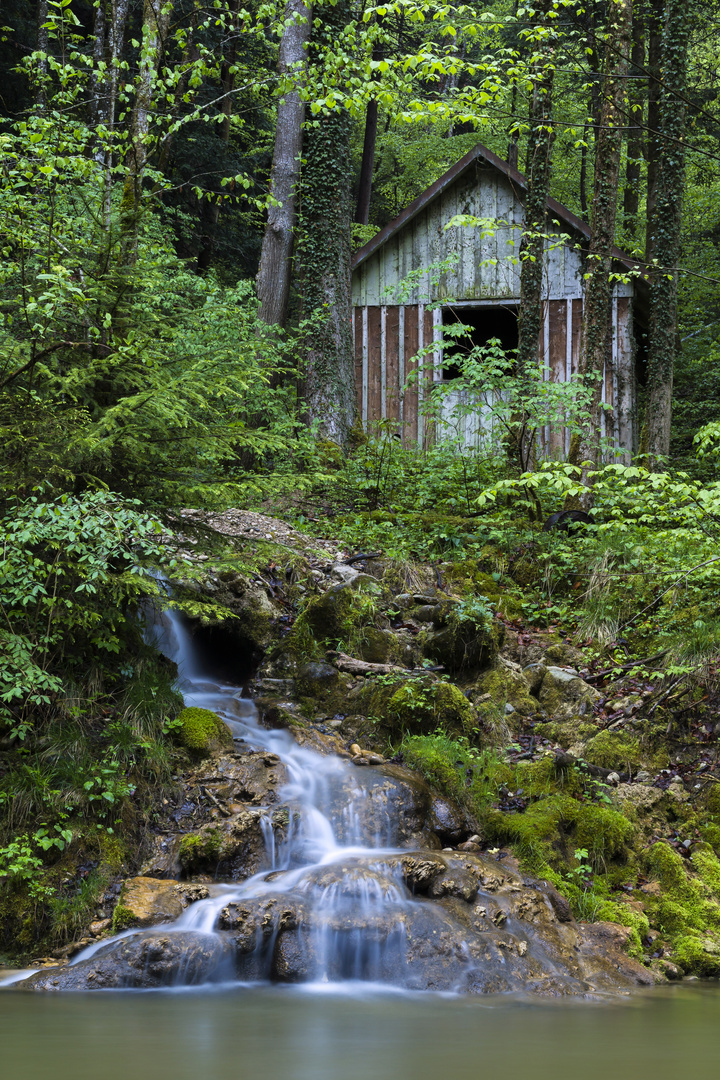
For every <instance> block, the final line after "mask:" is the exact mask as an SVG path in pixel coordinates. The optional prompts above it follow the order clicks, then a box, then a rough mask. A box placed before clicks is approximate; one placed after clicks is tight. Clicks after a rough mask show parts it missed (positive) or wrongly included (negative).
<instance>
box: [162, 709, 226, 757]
mask: <svg viewBox="0 0 720 1080" xmlns="http://www.w3.org/2000/svg"><path fill="white" fill-rule="evenodd" d="M177 720H178V723H177V727H176V728H175V736H176V738H177V740H178V742H179V743H180V745H181V746H184V747H185V749H186V750H189V751H190V752H191V753H192V754H200V755H202V754H210V753H212V752H213V751H217V750H222V749H225V748H227V747H230V746H232V744H233V739H232V734H231V732H230V729H229V727H228V726H227V724H224V723H223V721H222V720H221V719H220V717H219V716H218V715H217V713H214V712H211V711H210V709H198V708H196V707H195V706H192V707H191V708H189V709H183V711H182V712H181V713H180V715H179V716H178V718H177Z"/></svg>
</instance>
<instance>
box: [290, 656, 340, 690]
mask: <svg viewBox="0 0 720 1080" xmlns="http://www.w3.org/2000/svg"><path fill="white" fill-rule="evenodd" d="M339 682H340V672H339V671H338V669H337V668H336V667H333V666H332V664H323V663H315V662H311V663H309V664H304V665H303V666H302V667H301V668H300V670H299V671H298V673H297V676H296V678H295V685H296V688H297V691H298V693H299V694H300V695H301V696H302V697H307V698H314V699H320V698H326V697H327V696H328V694H332V693H333V691H335V690H337V688H338V685H339Z"/></svg>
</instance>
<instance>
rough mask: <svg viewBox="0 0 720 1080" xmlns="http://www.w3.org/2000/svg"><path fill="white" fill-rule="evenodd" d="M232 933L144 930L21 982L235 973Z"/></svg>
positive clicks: (195, 979) (161, 979)
mask: <svg viewBox="0 0 720 1080" xmlns="http://www.w3.org/2000/svg"><path fill="white" fill-rule="evenodd" d="M234 968H235V965H234V956H233V950H232V945H231V942H230V940H229V939H227V938H221V937H219V936H218V935H216V934H201V933H199V932H191V931H186V932H183V933H180V932H177V933H168V932H163V931H156V932H154V933H153V932H148V931H146V932H140V933H138V934H133V935H132V936H131V937H126V938H121V939H120V940H117V941H111V942H109V943H108V944H107V945H105V946H104V947H103V948H102V949H99V950H98V951H97V952H96V953H94V955H93V956H91V957H89V958H88V959H87V960H80V961H78V962H77V963H75V964H72V965H70V966H68V967H63V968H60V969H57V968H51V969H49V970H47V971H39V972H37V973H36V974H35V975H31V976H30V978H29V979H25V980H24V981H23V982H21V983H18V984H17V986H18V988H19V989H22V990H116V989H117V990H119V989H136V990H151V989H154V988H156V987H160V986H176V985H183V986H188V985H189V986H193V985H199V984H201V983H206V982H213V981H216V980H223V979H226V978H230V977H232V974H233V973H234Z"/></svg>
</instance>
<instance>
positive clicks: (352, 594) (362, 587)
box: [298, 574, 382, 644]
mask: <svg viewBox="0 0 720 1080" xmlns="http://www.w3.org/2000/svg"><path fill="white" fill-rule="evenodd" d="M381 591H382V589H381V586H380V584H379V583H378V582H377V581H376V579H375V578H373V577H370V575H369V574H358V575H357V577H355V578H354V579H353V580H352V581H351V582H342V583H341V584H339V585H333V586H332V588H330V589H328V590H327V591H326V592H324V593H322V594H321V595H320V596H316V597H313V599H312V600H310V601H309V603H308V604H307V606H306V607H305V609H304V611H303V612H302V614H301V615H300V618H299V619H298V622H299V623H301V625H303V626H306V627H307V629H308V630H309V631H310V633H311V634H312V636H313V637H314V638H315V640H316V641H322V642H326V643H327V642H329V643H333V644H334V643H335V642H338V641H346V640H347V639H348V637H349V636H350V634H351V633H352V631H353V629H355V627H357V626H358V624H359V623H360V622H361V621H363V620H367V621H369V619H368V614H369V607H370V606H371V602H372V601H371V597H373V596H376V595H378V594H379V593H380V592H381Z"/></svg>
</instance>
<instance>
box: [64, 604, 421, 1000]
mask: <svg viewBox="0 0 720 1080" xmlns="http://www.w3.org/2000/svg"><path fill="white" fill-rule="evenodd" d="M152 634H153V638H154V641H155V644H156V645H157V647H158V648H159V649H160V651H161V652H162V653H164V655H165V656H167V657H168V658H169V659H171V660H173V661H174V662H175V663H176V665H177V668H178V675H179V684H180V688H181V691H182V694H183V698H184V701H185V705H186V706H196V707H199V708H202V709H211V710H212V711H213V712H215V713H217V715H218V716H220V717H222V719H223V720H224V721H225V723H226V724H227V726H228V727H229V728H230V731H231V732H232V735H233V738H234V740H235V745H236V747H237V749H238V750H240V751H243V750H247V751H250V750H264V751H266V752H270V753H272V754H275V755H277V757H278V758H279V759H280V760H281V761H282V763H283V765H284V766H285V769H286V771H287V775H288V778H289V780H288V783H287V784H286V785H285V786H284V787H283V788H282V789H281V790H280V791H279V793H278V796H279V800H280V801H281V803H283V804H284V805H288V806H290V807H291V811H290V821H289V825H288V827H287V829H286V831H285V838H284V840H283V841H282V842H281V843H279V844H278V843H277V842H276V837H275V832H274V830H273V827H272V822H271V818H270V813H268V816H267V818H266V819H264V820H263V834H264V838H265V842H266V849H267V868H266V869H265V870H263V871H261V872H260V873H257V874H255V875H254V876H253V877H251V878H249V879H248V880H246V881H243V882H242V883H239V884H224V885H223V884H216V885H213V887H212V890H211V892H212V895H211V896H210V897H209V898H208V899H206V900H202V901H198V902H196V903H194V904H192V905H191V906H190V907H189V908H188V909H187V910H186V911H185V913H184V914H183V915H182V916H181V917H180V918H179V919H178V920H177V921H176V922H174V923H173V924H171V925H170V926H166V927H163V930H167V931H171V932H172V931H175V932H184V931H192V932H195V933H197V932H200V933H205V934H214V933H216V932H217V927H218V920H219V917H220V914H221V912H222V910H223V909H224V908H225V907H226V906H227V905H228V904H232V903H242V902H243V901H245V902H247V901H249V900H255V899H258V898H263V897H266V896H267V897H277V896H278V895H279V894H280V895H282V894H285V895H288V896H290V895H291V894H292V896H293V897H294V899H295V900H298V899H301V900H302V902H303V903H304V904H305V905H306V907H308V908H309V909H310V912H311V915H312V920H311V925H312V929H311V935H312V941H311V943H310V946H311V947H310V950H309V951H310V954H311V956H312V958H313V961H312V963H313V965H314V978H315V979H316V980H318V981H325V982H327V981H333V980H336V979H337V980H345V979H363V980H369V981H394V979H393V977H392V972H398V971H399V969H400V967H401V966H402V949H403V936H404V922H403V918H402V916H403V913H404V912H405V911H407V909H408V908H409V907H412V906H413V905H414V904H415V903H416V901H414V900H413V899H412V897H411V894H410V893H409V890H408V889H407V887H406V886H405V884H404V882H403V881H402V878H401V877H400V875H399V872H398V871H397V869H396V868H395V867H389V866H387V865H383V856H388V855H391V854H396V853H397V851H398V848H397V847H396V846H395V827H394V820H393V814H392V808H390V809H388V807H387V806H386V804H385V800H381V801H380V802H378V801H377V800H376V801H375V802H374V803H373V791H372V784H370V783H365V784H363V783H362V776H363V772H364V770H359V769H356V768H355V767H354V766H352V765H350V764H349V763H347V762H345V761H343V760H342V759H341V758H339V757H337V756H335V755H332V754H328V755H322V754H318V753H316V752H314V751H312V750H308V749H304V748H303V747H301V746H299V745H298V744H297V743H296V742H295V740H294V739H293V738H292V736H291V735H290V734H289V733H288V732H287V731H285V730H281V729H275V730H268V729H266V728H263V727H261V726H260V724H259V723H258V713H257V709H256V708H255V705H254V703H253V702H252V700H250V699H249V698H247V697H243V694H242V689H241V688H240V687H238V686H234V685H230V684H227V683H222V682H216V681H214V680H213V678H212V676H211V675H209V674H208V673H207V672H206V671H204V670H203V667H202V663H201V661H200V660H199V658H198V653H197V651H196V649H195V647H194V644H193V640H192V635H191V634H190V632H189V631H188V629H187V627H186V626H185V625H184V624H183V621H182V619H181V618H180V616H178V614H177V613H176V612H174V611H172V610H170V611H166V612H164V613H163V614H162V615H161V616H160V617H159V618H158V619H157V621H156V623H155V626H154V627H153V630H152ZM378 822H380V824H379V825H378ZM276 932H277V931H276ZM133 933H137V931H132V930H130V931H126V932H125V933H124V934H122V935H118V937H129V936H132V934H133ZM107 944H108V943H107V940H106V941H102V942H98V943H97V944H95V945H91V946H90V947H89V948H87V949H85V950H84V951H83V952H81V953H80V954H78V956H77V957H76V958H75V959H74V960H73V963H74V964H75V963H78V962H80V961H82V960H86V959H88V958H89V957H90V956H92V955H93V954H94V953H96V952H98V950H99V949H102V948H104V947H105V946H106V945H107ZM273 944H274V942H273V941H270V942H268V940H267V938H265V940H261V939H260V936H259V935H258V942H257V951H258V953H263V954H265V955H269V954H270V952H271V949H272V945H273ZM255 970H256V971H257V972H258V974H259V976H260V977H261V978H262V977H263V974H267V972H264V971H263V967H262V962H261V963H260V966H259V967H258V965H256V967H255ZM389 973H390V977H389V978H388V974H389Z"/></svg>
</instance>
